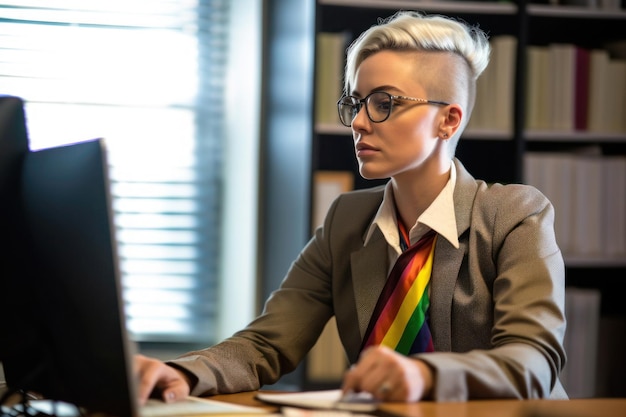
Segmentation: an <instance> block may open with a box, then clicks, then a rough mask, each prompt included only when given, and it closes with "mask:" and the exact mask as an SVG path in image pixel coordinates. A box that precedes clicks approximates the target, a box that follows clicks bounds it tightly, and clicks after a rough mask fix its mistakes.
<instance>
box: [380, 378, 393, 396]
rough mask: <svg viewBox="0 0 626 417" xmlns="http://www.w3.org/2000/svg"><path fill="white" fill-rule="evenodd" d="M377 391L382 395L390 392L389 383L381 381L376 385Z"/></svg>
mask: <svg viewBox="0 0 626 417" xmlns="http://www.w3.org/2000/svg"><path fill="white" fill-rule="evenodd" d="M378 392H379V393H380V394H382V395H387V394H389V392H391V384H390V383H389V382H387V381H385V382H383V383H382V384H381V385H380V387H378Z"/></svg>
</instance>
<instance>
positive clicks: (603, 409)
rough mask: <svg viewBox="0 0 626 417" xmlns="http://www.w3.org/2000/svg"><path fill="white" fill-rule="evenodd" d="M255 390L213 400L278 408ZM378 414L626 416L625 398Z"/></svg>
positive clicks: (391, 409)
mask: <svg viewBox="0 0 626 417" xmlns="http://www.w3.org/2000/svg"><path fill="white" fill-rule="evenodd" d="M255 394H256V392H244V393H239V394H228V395H216V396H214V397H211V399H214V400H218V401H226V402H231V403H236V404H243V405H250V406H254V407H264V408H266V409H267V410H268V411H277V410H278V408H277V407H275V406H271V405H268V404H265V403H263V402H260V401H258V400H256V399H255V398H254V395H255ZM380 411H381V412H380V413H377V414H378V415H386V416H391V415H393V416H401V417H626V398H589V399H572V400H565V401H563V400H524V401H520V400H481V401H468V402H463V403H435V402H431V401H426V402H419V403H411V404H404V403H385V404H382V405H381V407H380Z"/></svg>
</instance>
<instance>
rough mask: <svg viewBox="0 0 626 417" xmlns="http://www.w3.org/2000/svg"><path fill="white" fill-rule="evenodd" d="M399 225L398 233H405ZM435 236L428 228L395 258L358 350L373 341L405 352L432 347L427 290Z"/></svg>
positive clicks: (431, 349) (427, 350) (422, 350)
mask: <svg viewBox="0 0 626 417" xmlns="http://www.w3.org/2000/svg"><path fill="white" fill-rule="evenodd" d="M400 229H401V230H400V231H401V233H400V235H401V236H403V235H406V231H405V230H402V227H400ZM436 237H437V234H436V233H435V232H434V231H433V230H431V231H430V232H428V233H426V234H425V235H424V236H423V237H422V238H421V239H420V240H419V241H418V242H417V243H415V245H413V246H411V247H409V248H408V249H407V250H405V251H404V252H403V253H402V254H401V255H400V257H399V258H398V260H397V261H396V263H395V265H394V266H393V269H392V270H391V273H390V274H389V278H388V279H387V282H386V283H385V287H384V288H383V291H382V293H381V295H380V297H379V298H378V302H377V303H376V307H375V308H374V312H373V314H372V318H371V320H370V323H369V325H368V327H367V331H366V332H365V337H364V338H363V346H362V347H361V350H363V349H365V348H366V347H368V346H374V345H384V346H388V347H390V348H392V349H394V350H396V351H397V352H400V353H403V354H405V355H410V354H413V353H419V352H432V351H433V350H434V349H433V341H432V337H431V334H430V329H429V328H428V307H429V305H430V301H429V299H428V293H429V287H430V274H431V272H432V264H433V254H434V252H435V241H436Z"/></svg>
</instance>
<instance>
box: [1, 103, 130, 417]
mask: <svg viewBox="0 0 626 417" xmlns="http://www.w3.org/2000/svg"><path fill="white" fill-rule="evenodd" d="M9 101H11V100H9ZM2 104H3V106H4V100H3V101H2ZM11 106H12V109H13V110H14V111H15V113H16V114H17V116H15V117H14V118H11V120H12V124H11V125H17V127H13V128H12V129H9V130H8V131H9V133H8V136H9V140H7V139H6V137H7V134H4V133H2V134H0V135H1V136H0V141H1V142H2V143H0V167H2V166H3V165H4V164H3V162H5V161H9V162H10V163H11V164H12V165H11V169H10V170H9V169H8V168H2V171H0V174H1V176H0V177H1V178H2V179H1V180H0V181H1V182H0V185H2V188H1V189H0V191H2V197H3V203H2V212H1V213H0V214H2V217H0V225H2V227H3V228H5V227H9V226H10V233H9V234H8V235H7V234H3V235H1V236H0V240H2V245H3V251H2V258H0V260H2V261H3V263H4V262H5V261H8V260H9V259H8V258H9V257H11V256H13V255H16V257H15V258H14V259H13V260H10V261H11V262H10V266H9V267H6V266H2V267H1V268H2V269H1V270H0V271H2V275H1V278H0V285H1V286H2V288H1V289H0V292H2V294H3V296H2V297H1V298H2V302H1V303H0V305H4V302H6V301H7V300H8V301H9V302H10V304H9V305H10V307H11V309H15V310H14V311H13V312H11V311H8V310H7V308H5V307H3V310H2V313H3V319H2V321H3V324H1V325H0V332H2V333H3V335H2V343H0V345H2V346H3V347H2V350H1V351H0V354H1V356H0V360H2V364H3V368H4V373H5V378H6V382H7V384H8V387H9V390H24V391H34V392H36V393H39V394H40V395H41V396H42V397H44V398H46V399H50V400H60V401H65V402H69V403H72V404H75V405H77V406H79V407H81V408H83V409H84V410H86V411H87V412H88V413H97V412H103V413H106V414H110V415H115V416H119V417H132V416H136V415H137V405H136V398H137V396H136V393H135V388H134V383H133V379H132V378H133V375H132V355H133V353H134V347H133V345H132V343H131V342H130V340H128V337H127V333H126V323H125V315H124V306H123V302H122V297H121V296H120V294H121V288H120V287H121V277H120V271H119V263H118V254H117V246H116V239H115V228H114V223H113V215H112V201H111V194H110V183H109V176H108V163H107V153H106V149H105V144H104V141H103V140H102V139H95V140H88V141H85V142H80V143H74V144H70V145H65V146H60V147H54V148H48V149H41V150H37V151H30V150H27V149H25V148H24V143H23V142H24V138H25V137H26V136H25V135H26V133H25V132H26V131H25V121H24V118H23V114H24V112H23V110H20V108H21V103H20V102H19V101H17V102H16V101H11ZM2 109H4V107H2ZM20 117H21V118H20ZM0 121H2V122H3V124H2V125H1V126H3V128H2V130H3V132H4V131H5V130H6V129H4V126H5V125H4V119H0ZM7 126H9V125H7ZM12 131H17V132H18V133H19V140H18V139H16V138H15V135H14V134H13V133H10V132H12ZM8 142H11V143H12V144H11V145H8V144H7V143H8ZM13 142H19V143H13ZM7 149H8V150H7ZM7 195H8V196H9V197H11V201H12V203H11V204H5V202H4V197H5V196H7ZM7 216H8V217H9V218H7ZM11 217H16V218H11ZM13 240H16V243H15V245H16V247H15V248H12V245H13ZM5 246H8V247H9V248H8V250H7V249H5ZM6 288H8V289H9V290H10V292H6V291H5V289H6ZM14 320H15V323H16V324H19V326H10V327H9V326H7V322H8V323H12V322H13V321H14ZM18 327H19V328H18ZM5 335H6V337H5ZM22 336H27V337H25V338H21V337H22ZM5 340H7V341H8V342H9V343H8V345H7V346H8V347H7V346H5Z"/></svg>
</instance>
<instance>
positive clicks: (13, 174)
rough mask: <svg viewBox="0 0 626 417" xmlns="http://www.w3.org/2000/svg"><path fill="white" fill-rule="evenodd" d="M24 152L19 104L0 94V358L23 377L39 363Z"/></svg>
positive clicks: (23, 120)
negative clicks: (16, 367)
mask: <svg viewBox="0 0 626 417" xmlns="http://www.w3.org/2000/svg"><path fill="white" fill-rule="evenodd" d="M27 153H28V136H27V129H26V118H25V113H24V103H23V101H22V100H21V99H20V98H18V97H12V96H6V95H0V317H2V320H1V321H0V335H1V339H0V340H1V342H0V362H3V363H4V362H9V361H11V362H21V363H23V365H22V373H23V374H24V379H26V375H31V374H33V373H34V372H35V369H36V368H39V367H40V363H39V361H37V360H36V359H34V358H39V357H42V356H43V355H44V352H43V351H42V348H41V345H42V343H41V341H40V339H39V333H40V332H39V329H38V317H39V315H40V314H39V312H38V311H37V310H38V304H37V303H35V302H34V300H33V299H32V298H31V297H30V296H29V294H33V288H32V286H33V285H34V284H33V282H32V280H31V279H30V277H31V276H32V274H31V271H29V266H30V264H29V262H28V259H27V249H28V247H27V245H26V241H25V235H24V229H23V225H24V221H23V218H22V215H23V210H22V208H21V201H20V187H21V185H20V184H21V170H22V162H23V160H24V157H25V156H26V154H27Z"/></svg>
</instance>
